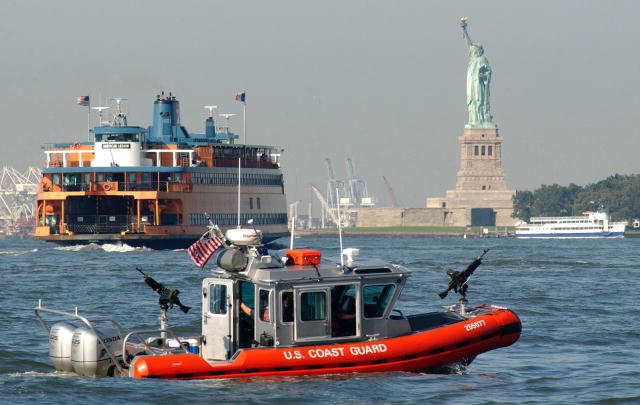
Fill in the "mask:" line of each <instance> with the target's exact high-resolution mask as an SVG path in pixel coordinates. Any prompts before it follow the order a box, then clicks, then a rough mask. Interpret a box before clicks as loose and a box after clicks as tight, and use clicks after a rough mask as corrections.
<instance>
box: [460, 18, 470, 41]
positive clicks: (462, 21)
mask: <svg viewBox="0 0 640 405" xmlns="http://www.w3.org/2000/svg"><path fill="white" fill-rule="evenodd" d="M467 20H468V18H467V17H462V18H460V26H461V27H462V36H463V37H464V39H466V40H467V45H469V46H471V44H473V42H472V41H471V37H470V36H469V33H468V32H467Z"/></svg>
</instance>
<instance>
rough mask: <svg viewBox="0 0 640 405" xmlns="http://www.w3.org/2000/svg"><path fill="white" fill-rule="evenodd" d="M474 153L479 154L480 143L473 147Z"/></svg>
mask: <svg viewBox="0 0 640 405" xmlns="http://www.w3.org/2000/svg"><path fill="white" fill-rule="evenodd" d="M473 154H474V155H476V156H478V145H474V147H473Z"/></svg>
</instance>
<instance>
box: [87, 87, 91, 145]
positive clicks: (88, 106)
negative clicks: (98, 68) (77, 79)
mask: <svg viewBox="0 0 640 405" xmlns="http://www.w3.org/2000/svg"><path fill="white" fill-rule="evenodd" d="M88 97H89V102H88V103H87V141H89V142H91V93H89V96H88Z"/></svg>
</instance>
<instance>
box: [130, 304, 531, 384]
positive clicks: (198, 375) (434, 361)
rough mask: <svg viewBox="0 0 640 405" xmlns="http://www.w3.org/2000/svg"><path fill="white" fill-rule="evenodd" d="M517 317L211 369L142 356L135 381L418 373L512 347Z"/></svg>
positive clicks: (270, 353) (198, 362)
mask: <svg viewBox="0 0 640 405" xmlns="http://www.w3.org/2000/svg"><path fill="white" fill-rule="evenodd" d="M520 331H521V324H520V320H519V319H518V317H517V315H516V314H514V313H513V312H511V311H510V310H506V309H497V310H495V311H492V312H490V313H488V314H485V315H482V316H478V317H476V318H472V319H469V320H467V321H462V322H459V323H456V324H453V325H448V326H443V327H440V328H437V329H433V330H428V331H424V332H417V333H413V334H411V335H407V336H402V337H396V338H391V339H383V340H377V341H370V342H358V343H349V344H331V345H319V346H303V347H294V348H261V349H245V350H242V351H241V352H240V353H239V354H238V355H237V356H235V358H234V359H232V360H231V361H229V362H225V363H216V364H209V363H207V362H206V361H205V360H204V359H203V358H202V357H200V356H199V355H197V354H179V355H169V356H141V357H138V358H137V359H136V360H135V361H134V363H133V364H132V366H131V370H130V375H131V376H132V377H135V378H164V379H203V378H237V377H252V376H270V375H287V376H291V375H314V374H339V373H372V372H382V371H420V370H428V369H431V368H435V367H439V366H443V365H447V364H451V363H455V362H457V361H460V360H463V359H469V358H473V357H474V356H476V355H478V354H480V353H484V352H487V351H489V350H493V349H496V348H499V347H505V346H509V345H511V344H513V343H514V342H516V341H517V340H518V338H519V337H520Z"/></svg>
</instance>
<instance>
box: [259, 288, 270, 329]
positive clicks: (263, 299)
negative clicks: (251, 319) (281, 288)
mask: <svg viewBox="0 0 640 405" xmlns="http://www.w3.org/2000/svg"><path fill="white" fill-rule="evenodd" d="M259 291H260V292H259V293H258V297H259V299H258V304H259V306H258V313H259V314H260V320H261V321H264V322H269V320H270V317H269V290H263V289H260V290H259Z"/></svg>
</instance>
